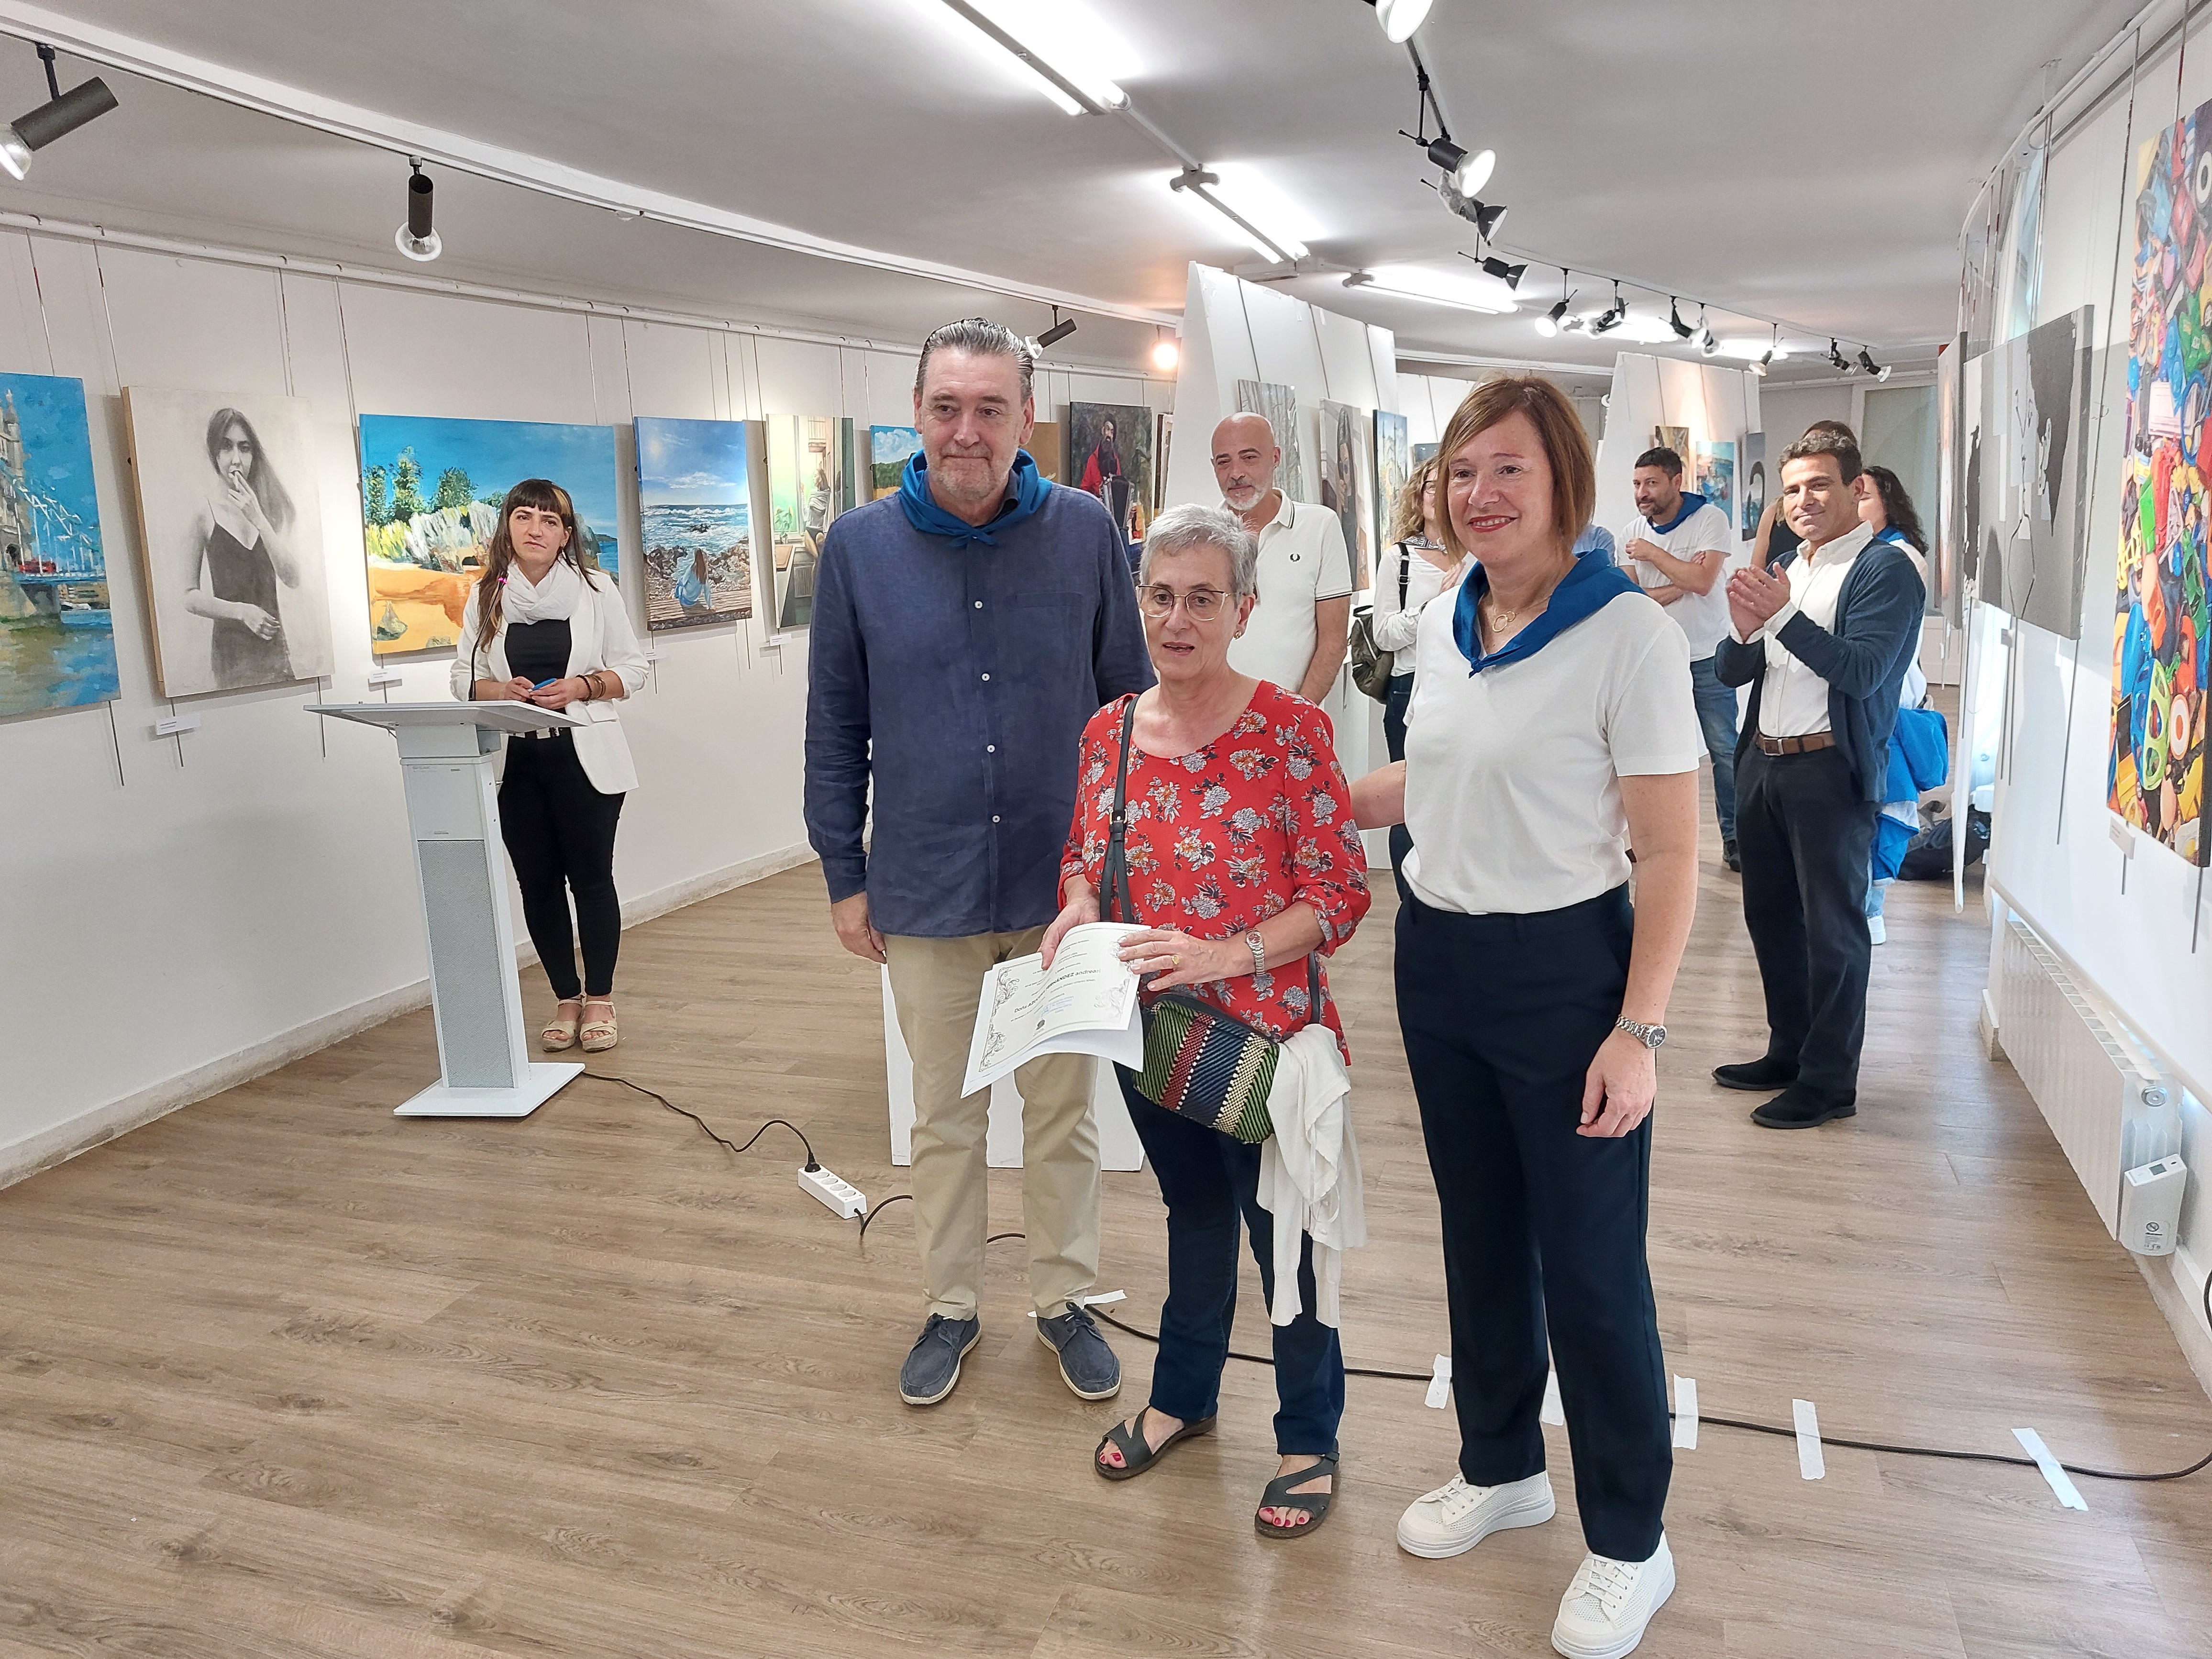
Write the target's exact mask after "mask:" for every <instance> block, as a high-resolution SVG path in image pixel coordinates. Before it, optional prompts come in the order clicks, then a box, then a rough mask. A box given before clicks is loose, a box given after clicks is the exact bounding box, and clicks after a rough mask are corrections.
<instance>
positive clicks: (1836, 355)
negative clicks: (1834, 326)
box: [1828, 340, 1852, 374]
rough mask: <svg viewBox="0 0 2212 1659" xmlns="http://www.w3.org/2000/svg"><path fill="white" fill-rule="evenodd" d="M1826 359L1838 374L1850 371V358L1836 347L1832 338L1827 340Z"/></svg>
mask: <svg viewBox="0 0 2212 1659" xmlns="http://www.w3.org/2000/svg"><path fill="white" fill-rule="evenodd" d="M1828 361H1829V362H1831V363H1832V364H1833V365H1834V366H1835V368H1836V371H1837V373H1838V374H1850V372H1851V368H1852V364H1851V360H1850V358H1848V357H1846V356H1844V354H1843V353H1842V352H1841V351H1838V349H1836V343H1835V342H1834V341H1833V340H1830V341H1829V342H1828Z"/></svg>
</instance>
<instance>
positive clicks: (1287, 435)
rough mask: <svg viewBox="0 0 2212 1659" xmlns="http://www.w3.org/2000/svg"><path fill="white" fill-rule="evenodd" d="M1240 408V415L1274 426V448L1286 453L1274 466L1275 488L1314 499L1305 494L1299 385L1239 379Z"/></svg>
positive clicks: (1300, 498) (1294, 498)
mask: <svg viewBox="0 0 2212 1659" xmlns="http://www.w3.org/2000/svg"><path fill="white" fill-rule="evenodd" d="M1237 412H1238V413H1239V414H1252V415H1263V416H1266V417H1267V424H1268V425H1269V426H1270V427H1272V428H1274V433H1275V447H1277V448H1279V449H1280V450H1281V451H1282V452H1283V459H1282V460H1281V461H1280V462H1279V464H1278V465H1277V466H1276V468H1275V488H1276V489H1279V490H1281V491H1282V492H1283V494H1285V495H1287V496H1289V497H1290V498H1291V500H1292V501H1312V500H1313V499H1314V497H1313V496H1311V495H1308V494H1307V493H1306V473H1305V466H1304V461H1303V459H1302V457H1301V455H1300V450H1301V448H1302V447H1303V446H1302V445H1301V444H1300V442H1299V434H1298V391H1297V387H1296V386H1281V385H1279V384H1277V383H1276V382H1275V381H1273V380H1239V381H1237Z"/></svg>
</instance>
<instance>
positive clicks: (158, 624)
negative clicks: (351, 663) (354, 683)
mask: <svg viewBox="0 0 2212 1659" xmlns="http://www.w3.org/2000/svg"><path fill="white" fill-rule="evenodd" d="M123 402H124V413H125V420H126V422H127V424H128V426H129V428H130V433H131V471H132V472H133V474H134V475H135V477H136V481H137V496H138V526H139V545H140V548H141V551H142V554H143V559H144V563H145V569H146V591H147V592H148V594H149V599H150V608H151V610H152V612H153V621H154V647H155V648H154V658H155V666H156V669H157V671H158V672H159V674H160V676H161V694H162V696H168V697H189V696H197V695H199V694H201V693H203V692H208V691H232V690H244V689H246V688H247V687H251V686H257V685H278V684H285V683H286V682H289V681H292V680H312V679H317V678H321V677H322V676H324V675H326V674H329V673H330V672H331V620H330V596H329V589H328V574H327V571H326V568H325V563H324V559H323V522H322V501H321V496H320V494H319V490H318V489H317V486H316V475H315V465H314V450H313V437H312V431H311V428H310V425H309V418H308V404H307V399H305V398H287V397H283V396H281V395H276V394H272V393H268V392H252V393H232V392H172V391H167V390H162V389H159V388H155V387H150V386H127V387H125V389H124V393H123Z"/></svg>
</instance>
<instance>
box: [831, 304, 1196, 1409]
mask: <svg viewBox="0 0 2212 1659" xmlns="http://www.w3.org/2000/svg"><path fill="white" fill-rule="evenodd" d="M1030 375H1031V361H1030V356H1029V353H1028V351H1027V350H1026V349H1024V346H1023V344H1022V343H1021V342H1020V341H1019V340H1018V339H1017V338H1016V337H1014V336H1013V335H1012V333H1010V332H1009V331H1007V330H1006V329H1004V328H1002V327H1000V326H999V325H997V324H995V323H989V322H985V321H983V320H982V319H968V320H967V321H964V322H958V323H952V324H950V325H947V326H945V327H944V328H941V329H939V330H938V331H937V332H936V333H934V334H933V335H931V336H930V337H929V339H928V340H927V342H926V343H924V344H923V346H922V353H921V372H920V373H919V374H917V375H916V376H915V392H914V409H915V428H916V429H917V430H918V431H919V432H920V434H921V453H919V454H917V455H915V457H914V458H913V459H911V460H909V461H908V463H907V468H906V471H905V473H904V475H903V477H902V478H901V480H900V488H899V490H898V493H897V494H896V495H890V496H885V497H884V499H883V500H881V501H871V502H870V503H868V504H867V505H866V507H860V508H858V509H856V510H855V511H854V512H850V513H846V514H844V515H843V516H842V517H841V518H840V519H838V520H837V521H836V523H835V524H834V525H832V526H830V530H829V538H828V540H827V542H826V543H825V544H824V546H823V552H822V564H821V569H820V571H819V573H818V575H817V586H816V590H815V596H814V624H813V626H814V636H813V641H812V644H811V659H810V679H809V685H808V692H807V703H806V834H807V839H808V840H809V841H810V842H811V843H812V844H813V847H814V849H815V851H816V852H817V853H819V854H821V856H822V869H823V876H824V877H825V878H826V879H827V881H828V883H829V915H830V920H831V921H832V922H833V923H834V924H835V926H836V930H837V937H838V939H839V940H840V942H842V944H843V945H844V946H845V948H846V949H847V950H848V951H852V952H853V953H854V955H855V956H859V957H866V959H867V960H868V961H870V962H878V963H887V964H888V965H889V968H890V983H891V997H892V1000H893V1002H894V1003H895V1004H896V1006H897V1011H898V1022H899V1030H900V1033H901V1034H902V1036H904V1037H905V1039H906V1045H907V1048H908V1052H909V1053H910V1054H912V1056H913V1058H914V1106H915V1121H914V1163H913V1170H912V1177H913V1183H914V1207H915V1232H916V1234H917V1236H918V1237H919V1240H920V1243H921V1260H922V1278H923V1283H924V1288H925V1290H926V1291H927V1296H928V1300H929V1307H928V1314H927V1318H926V1320H925V1322H924V1323H923V1325H922V1329H921V1336H920V1338H919V1339H918V1340H916V1341H915V1346H914V1349H913V1352H910V1353H909V1354H908V1356H907V1359H906V1364H905V1365H904V1366H903V1368H902V1370H901V1371H900V1374H899V1393H900V1395H901V1397H902V1399H904V1400H905V1401H906V1402H907V1403H908V1405H912V1406H933V1405H935V1404H936V1403H937V1402H938V1401H940V1400H942V1399H944V1398H945V1396H946V1395H949V1394H951V1392H952V1389H953V1386H954V1385H955V1384H956V1383H957V1382H958V1381H959V1378H960V1361H961V1358H963V1356H964V1355H965V1354H966V1353H967V1352H968V1351H969V1349H970V1348H972V1347H974V1346H975V1343H976V1340H978V1338H979V1337H980V1336H981V1334H982V1326H981V1322H980V1318H979V1315H978V1291H979V1287H980V1285H981V1280H982V1269H983V1242H984V1237H985V1231H986V1223H987V1214H986V1197H987V1194H986V1190H985V1182H984V1139H985V1133H986V1130H987V1117H988V1112H989V1107H990V1094H989V1091H982V1092H981V1093H978V1094H976V1095H974V1096H971V1097H968V1098H965V1099H963V1098H962V1097H961V1091H960V1085H961V1084H962V1082H963V1079H964V1077H965V1075H966V1072H967V1063H968V1048H969V1036H970V1034H971V1033H972V1032H973V1030H974V1029H975V1009H976V1003H977V1001H978V1000H979V997H980V995H981V988H982V980H983V975H984V974H985V973H986V972H987V970H988V969H990V968H991V967H992V966H993V965H994V963H1000V962H1005V961H1006V960H1007V959H1009V958H1010V957H1019V956H1027V955H1029V954H1030V952H1032V951H1035V950H1036V948H1037V945H1038V941H1039V940H1040V939H1042V937H1043V934H1044V928H1045V924H1046V923H1048V921H1051V920H1052V919H1053V917H1054V916H1055V915H1058V914H1059V910H1060V896H1059V889H1060V852H1061V849H1062V848H1063V847H1064V846H1065V845H1066V840H1067V833H1068V826H1069V824H1070V823H1071V822H1072V821H1073V817H1074V813H1075V770H1076V758H1077V750H1078V747H1079V742H1080V739H1081V737H1082V733H1083V728H1084V726H1085V723H1086V722H1087V721H1088V720H1090V718H1091V715H1092V714H1096V713H1097V711H1098V709H1099V708H1101V707H1103V705H1104V704H1106V703H1108V702H1111V701H1112V700H1113V699H1115V698H1116V697H1118V696H1122V695H1123V694H1125V693H1127V692H1130V691H1138V690H1143V689H1144V688H1146V686H1149V685H1150V684H1152V664H1151V661H1150V659H1149V658H1148V657H1147V655H1146V650H1145V635H1144V626H1143V624H1142V623H1141V622H1140V621H1139V618H1138V615H1137V599H1136V590H1135V588H1134V586H1133V584H1132V583H1131V581H1130V579H1129V566H1128V560H1127V556H1126V555H1125V553H1124V551H1123V550H1122V545H1121V536H1120V533H1119V532H1118V531H1117V530H1116V528H1115V524H1114V520H1113V519H1112V517H1111V516H1110V515H1109V513H1107V511H1106V509H1105V508H1104V507H1103V506H1101V505H1100V504H1099V502H1098V501H1097V499H1096V498H1095V497H1093V496H1091V495H1085V494H1084V492H1083V491H1081V490H1079V489H1056V488H1054V486H1053V485H1052V484H1051V483H1048V482H1047V480H1046V479H1045V478H1043V477H1042V476H1041V475H1040V474H1039V473H1038V471H1037V469H1036V463H1035V462H1034V461H1032V460H1031V459H1030V457H1029V454H1028V453H1027V452H1026V451H1025V450H1024V447H1023V446H1024V444H1025V443H1026V442H1027V441H1028V440H1029V435H1030V427H1031V426H1032V424H1033V423H1034V421H1035V417H1036V405H1035V403H1034V401H1033V399H1032V398H1031V395H1030ZM871 783H872V784H873V786H874V809H875V823H874V833H873V836H872V842H869V843H868V844H864V843H863V840H862V830H863V827H864V825H865V824H866V821H867V817H868V809H869V789H870V785H871ZM1092 1066H1093V1062H1092V1061H1091V1060H1090V1059H1088V1058H1087V1057H1085V1056H1083V1055H1068V1054H1059V1055H1051V1056H1048V1057H1046V1058H1044V1059H1041V1060H1033V1061H1031V1062H1030V1064H1029V1065H1027V1066H1023V1067H1022V1068H1021V1069H1020V1070H1019V1071H1018V1072H1017V1073H1015V1079H1016V1082H1017V1084H1018V1086H1019V1088H1020V1091H1021V1096H1022V1139H1023V1155H1022V1163H1023V1170H1022V1193H1023V1201H1024V1212H1025V1216H1026V1223H1025V1231H1026V1232H1027V1235H1028V1242H1029V1263H1030V1295H1031V1297H1032V1298H1033V1300H1034V1301H1035V1303H1036V1315H1037V1334H1038V1335H1039V1336H1040V1337H1041V1338H1042V1340H1044V1341H1045V1342H1046V1343H1047V1344H1048V1346H1051V1347H1052V1348H1053V1349H1054V1351H1055V1352H1056V1353H1057V1354H1058V1356H1059V1359H1060V1375H1061V1376H1062V1377H1063V1378H1065V1379H1066V1383H1067V1385H1068V1387H1069V1388H1071V1389H1073V1390H1074V1391H1075V1392H1076V1393H1077V1394H1078V1395H1080V1396H1081V1397H1083V1398H1084V1399H1086V1400H1103V1399H1107V1398H1109V1397H1110V1396H1111V1395H1114V1394H1115V1393H1116V1392H1118V1391H1119V1390H1120V1389H1121V1365H1120V1363H1119V1362H1118V1361H1117V1360H1116V1359H1115V1356H1114V1352H1113V1350H1112V1349H1111V1348H1110V1347H1109V1346H1107V1343H1106V1340H1105V1338H1104V1337H1103V1336H1102V1335H1101V1334H1099V1331H1098V1328H1097V1323H1096V1322H1095V1321H1094V1320H1093V1319H1092V1317H1091V1314H1090V1313H1089V1312H1088V1311H1087V1310H1085V1307H1084V1305H1083V1300H1082V1298H1083V1297H1084V1295H1085V1293H1086V1292H1087V1291H1090V1290H1091V1288H1092V1286H1093V1284H1094V1282H1095V1279H1096V1276H1097V1267H1098V1129H1097V1123H1096V1121H1094V1119H1093V1117H1092V1115H1091V1076H1092Z"/></svg>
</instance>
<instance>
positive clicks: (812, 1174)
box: [799, 1164, 868, 1221]
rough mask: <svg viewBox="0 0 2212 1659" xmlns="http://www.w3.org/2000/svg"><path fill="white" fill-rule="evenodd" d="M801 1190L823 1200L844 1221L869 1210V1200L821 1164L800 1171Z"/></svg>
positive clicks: (832, 1212) (864, 1213) (849, 1183)
mask: <svg viewBox="0 0 2212 1659" xmlns="http://www.w3.org/2000/svg"><path fill="white" fill-rule="evenodd" d="M799 1191H801V1192H803V1193H811V1194H813V1195H814V1196H815V1197H816V1198H817V1199H819V1200H822V1203H823V1206H825V1207H826V1208H827V1209H828V1210H829V1213H830V1214H832V1215H834V1216H836V1217H837V1218H839V1219H840V1220H842V1221H850V1220H851V1219H853V1218H854V1217H855V1216H860V1215H866V1213H867V1212H868V1200H866V1198H865V1197H863V1196H862V1195H861V1193H860V1188H858V1187H855V1186H854V1185H853V1184H852V1183H851V1182H848V1181H840V1180H839V1179H838V1178H837V1177H836V1176H834V1175H832V1174H830V1173H829V1170H827V1169H825V1168H823V1166H822V1165H820V1164H817V1165H815V1167H814V1168H812V1169H811V1170H800V1171H799Z"/></svg>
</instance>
